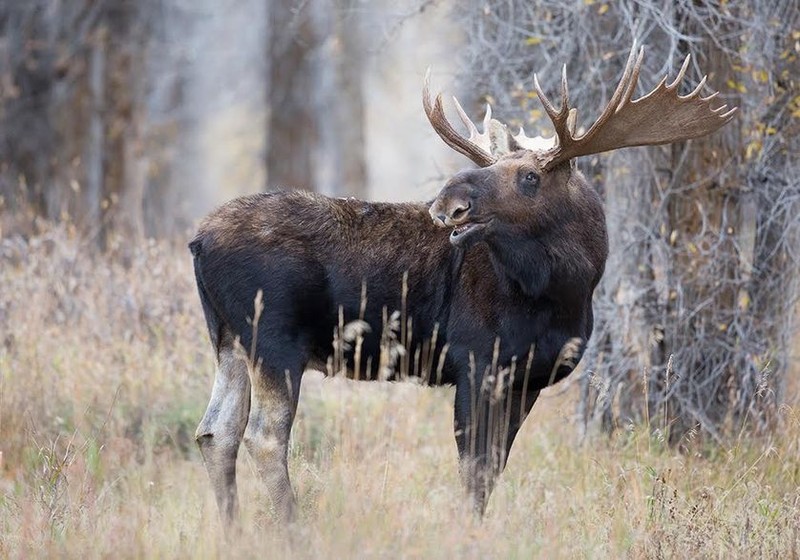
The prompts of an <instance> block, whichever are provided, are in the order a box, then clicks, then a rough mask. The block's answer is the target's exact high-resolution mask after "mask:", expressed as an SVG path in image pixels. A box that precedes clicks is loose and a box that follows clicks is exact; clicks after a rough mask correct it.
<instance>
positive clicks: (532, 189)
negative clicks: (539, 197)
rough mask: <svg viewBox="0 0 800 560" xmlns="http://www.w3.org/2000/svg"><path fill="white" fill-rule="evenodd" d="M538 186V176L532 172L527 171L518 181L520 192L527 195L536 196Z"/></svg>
mask: <svg viewBox="0 0 800 560" xmlns="http://www.w3.org/2000/svg"><path fill="white" fill-rule="evenodd" d="M538 186H539V175H537V174H536V173H535V172H533V171H528V172H527V173H526V174H525V175H524V176H523V178H522V181H520V190H521V191H522V192H524V193H525V194H527V195H534V194H536V187H538Z"/></svg>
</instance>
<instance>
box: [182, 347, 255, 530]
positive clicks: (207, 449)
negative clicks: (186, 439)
mask: <svg viewBox="0 0 800 560" xmlns="http://www.w3.org/2000/svg"><path fill="white" fill-rule="evenodd" d="M226 342H228V343H226ZM249 410H250V378H249V376H248V373H247V363H246V361H245V360H243V359H242V358H241V357H239V356H237V355H236V354H235V352H234V344H233V342H231V341H223V345H222V347H221V348H220V352H219V361H218V365H217V374H216V377H215V379H214V388H213V390H212V392H211V400H210V401H209V403H208V408H207V409H206V413H205V414H204V415H203V419H202V420H201V421H200V425H199V426H198V427H197V432H196V433H195V439H196V440H197V444H198V446H199V447H200V453H201V455H202V456H203V461H204V462H205V465H206V470H207V471H208V477H209V479H211V486H212V487H213V489H214V495H215V497H216V499H217V506H218V507H219V512H220V516H221V517H222V519H223V521H224V522H225V524H226V526H228V527H230V525H231V524H232V523H233V522H234V521H235V520H236V518H237V517H238V515H239V499H238V496H237V489H236V455H237V454H238V451H239V444H240V443H241V441H242V436H243V434H244V431H245V426H246V425H247V415H248V412H249Z"/></svg>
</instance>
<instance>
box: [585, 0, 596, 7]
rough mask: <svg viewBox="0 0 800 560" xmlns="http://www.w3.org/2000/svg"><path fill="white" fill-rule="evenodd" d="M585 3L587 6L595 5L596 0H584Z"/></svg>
mask: <svg viewBox="0 0 800 560" xmlns="http://www.w3.org/2000/svg"><path fill="white" fill-rule="evenodd" d="M583 3H584V4H586V5H587V6H591V5H592V4H594V3H595V0H583Z"/></svg>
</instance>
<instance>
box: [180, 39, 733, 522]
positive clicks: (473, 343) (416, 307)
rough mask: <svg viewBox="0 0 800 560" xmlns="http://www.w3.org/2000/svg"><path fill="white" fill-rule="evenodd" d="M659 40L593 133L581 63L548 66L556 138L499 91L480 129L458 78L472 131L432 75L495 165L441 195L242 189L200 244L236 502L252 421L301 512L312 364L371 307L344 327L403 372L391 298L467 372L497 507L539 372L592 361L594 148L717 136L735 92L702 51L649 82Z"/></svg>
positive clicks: (599, 243)
mask: <svg viewBox="0 0 800 560" xmlns="http://www.w3.org/2000/svg"><path fill="white" fill-rule="evenodd" d="M643 55H644V50H643V49H642V48H640V49H638V50H637V47H636V45H634V48H633V49H631V54H630V56H629V58H628V62H627V64H626V66H625V70H624V73H623V75H622V78H621V80H620V82H619V84H618V85H617V88H616V90H615V92H614V94H613V95H612V97H611V100H610V101H609V103H608V105H607V106H606V108H605V109H604V110H603V112H602V114H601V115H600V117H599V118H598V119H597V121H596V122H595V123H594V124H593V125H592V126H591V127H589V128H588V130H586V131H585V132H583V133H580V132H578V131H577V128H576V123H577V110H576V109H575V108H573V107H570V104H569V99H568V94H567V80H566V67H565V69H564V72H563V76H562V86H561V103H560V106H556V105H554V104H553V103H552V102H551V101H550V100H549V99H548V98H547V97H546V96H545V94H544V93H543V91H542V89H541V87H540V85H539V82H538V80H537V78H536V76H534V79H533V83H534V88H535V90H536V93H537V95H538V97H539V99H540V101H541V103H542V105H543V106H544V109H545V111H546V112H547V115H548V116H549V118H550V120H551V121H552V124H553V126H554V128H555V135H554V136H553V137H551V138H543V137H535V138H530V137H528V136H526V135H525V132H524V131H523V130H520V132H519V134H516V135H514V134H511V133H510V132H509V131H508V129H507V127H506V126H505V125H503V124H502V123H500V122H498V121H496V120H494V119H492V117H491V108H490V107H488V106H487V110H486V117H485V119H484V121H483V131H482V132H480V131H478V128H477V126H476V125H475V124H474V123H473V122H472V121H471V120H470V119H469V118H468V117H467V115H466V114H465V112H464V110H463V109H462V108H461V106H460V105H459V104H458V101H457V100H455V98H454V100H455V107H456V109H457V112H458V114H459V116H460V118H461V120H462V121H463V122H464V124H465V126H466V128H467V129H468V131H469V136H468V137H465V136H462V135H461V134H459V133H458V132H457V131H456V130H455V128H454V127H453V126H452V124H451V123H450V122H449V121H448V119H447V117H446V116H445V113H444V108H443V104H442V97H441V94H440V95H438V96H437V97H436V99H435V100H433V99H431V96H430V91H429V76H426V79H425V85H424V88H423V105H424V109H425V113H426V115H427V117H428V120H429V121H430V123H431V125H432V126H433V129H434V130H435V131H436V132H437V133H438V135H439V136H440V137H441V138H442V139H443V140H444V141H445V142H446V143H447V145H449V146H450V147H451V148H453V149H454V150H456V151H458V152H460V153H461V154H463V155H465V156H467V157H468V158H469V159H470V160H472V161H473V162H474V163H475V164H476V165H477V168H472V169H467V170H465V171H461V172H459V173H457V174H456V175H454V176H453V177H452V178H451V179H450V180H449V181H447V183H446V184H445V185H444V187H443V188H442V190H441V192H439V194H438V196H437V197H436V199H435V200H433V202H427V203H405V204H389V203H372V202H363V201H360V200H355V199H333V198H328V197H325V196H320V195H317V194H312V193H309V192H302V191H287V192H269V193H262V194H257V195H252V196H245V197H242V198H238V199H235V200H233V201H231V202H228V203H227V204H225V205H223V206H222V207H220V208H218V209H217V210H215V211H213V212H212V213H211V214H210V215H209V216H208V217H207V218H206V219H205V220H204V221H203V222H202V224H201V226H200V228H199V232H198V233H197V235H196V237H195V238H194V240H193V241H192V242H191V243H190V245H189V246H190V249H191V252H192V254H193V255H194V268H195V274H196V279H197V287H198V290H199V293H200V300H201V302H202V307H203V311H204V314H205V318H206V322H207V326H208V331H209V335H210V338H211V343H212V345H213V348H214V352H215V356H216V363H217V371H216V377H215V381H214V386H213V390H212V394H211V399H210V402H209V404H208V409H207V410H206V412H205V415H204V416H203V419H202V421H201V422H200V425H199V426H198V428H197V434H196V438H197V442H198V445H199V447H200V451H201V454H202V456H203V459H204V462H205V465H206V469H207V470H208V475H209V477H210V479H211V484H212V486H213V489H214V493H215V497H216V501H217V504H218V506H219V509H220V513H221V515H222V517H223V519H224V520H225V521H227V522H228V523H230V522H231V521H233V520H234V519H235V518H236V516H237V514H238V498H237V489H236V457H237V453H238V450H239V445H240V443H241V442H242V440H244V443H245V446H246V447H247V449H248V451H249V453H250V455H251V456H252V458H253V459H254V462H255V464H256V466H257V471H258V474H259V477H260V478H261V479H262V480H263V483H264V484H265V485H266V490H267V492H268V495H269V497H270V498H271V500H272V505H273V507H274V510H275V512H276V514H277V516H278V517H279V518H283V519H291V518H292V517H293V515H294V514H295V511H294V510H295V497H294V493H293V491H292V488H291V485H290V482H289V472H288V469H287V447H288V441H289V433H290V431H291V427H292V422H293V420H294V416H295V410H296V407H297V401H298V395H299V391H300V381H301V378H302V376H303V371H304V370H305V369H306V368H309V367H317V368H320V367H321V368H322V369H325V365H326V364H328V363H329V360H330V358H331V356H332V355H333V354H334V352H335V351H336V348H335V347H336V344H334V340H335V337H334V336H333V335H334V333H336V332H340V331H341V326H342V325H348V324H351V323H355V324H358V325H362V328H361V329H360V331H359V333H360V334H359V337H360V339H359V344H357V345H352V344H350V345H349V348H348V347H346V346H341V345H340V347H342V348H344V360H343V361H344V363H345V364H346V366H347V371H349V372H350V375H352V376H354V377H362V378H366V379H369V378H376V377H381V378H386V377H387V375H385V374H384V375H381V374H380V373H381V371H380V369H381V367H384V366H385V365H386V360H385V359H382V358H381V355H380V353H381V350H382V341H385V338H386V337H385V334H386V333H385V328H391V325H389V326H388V327H387V324H389V323H391V321H388V322H387V320H386V317H387V314H392V313H393V312H396V311H401V310H402V312H403V314H404V322H403V324H404V325H405V326H407V327H409V328H408V336H401V339H402V340H403V344H404V346H405V348H404V349H405V351H406V356H412V357H413V356H416V357H419V356H420V354H421V353H424V354H425V355H427V356H428V357H429V359H428V360H427V362H426V363H427V364H428V365H427V366H426V367H417V368H413V370H414V371H407V372H405V374H406V375H417V376H419V377H420V378H422V379H423V380H424V382H425V383H429V384H452V385H455V423H454V424H455V439H456V444H457V447H458V453H459V458H460V461H459V463H460V472H461V475H462V479H463V482H464V486H465V488H466V491H467V494H468V495H469V496H470V498H471V500H472V503H473V505H474V508H475V510H476V511H477V512H478V513H479V514H482V513H483V512H484V509H485V507H486V502H487V499H488V497H489V495H490V493H491V491H492V487H493V485H494V482H495V480H496V478H497V476H498V475H499V474H500V473H501V472H502V470H503V468H504V467H505V464H506V460H507V458H508V453H509V450H510V449H511V446H512V444H513V442H514V437H515V436H516V434H517V431H518V430H519V428H520V426H521V425H522V422H523V421H524V419H525V417H526V415H527V414H528V413H529V412H530V410H531V407H532V406H533V404H534V403H535V402H536V399H537V397H538V395H539V392H540V391H541V390H542V389H543V388H545V387H547V386H548V385H551V384H553V383H555V382H557V381H559V380H560V379H563V378H564V377H565V376H567V375H568V374H569V373H570V372H571V371H572V370H573V369H574V367H575V366H576V364H577V362H578V361H579V360H580V357H581V355H582V353H583V348H584V345H585V343H586V342H587V340H588V339H589V337H590V335H591V333H592V322H593V317H592V293H593V291H594V289H595V287H596V286H597V283H598V282H599V281H600V278H601V276H602V274H603V269H604V266H605V263H606V257H607V253H608V242H607V232H606V225H605V217H604V212H603V206H602V204H601V199H600V196H599V195H598V194H597V193H596V192H595V190H593V188H592V187H591V186H590V185H589V183H588V182H587V180H586V179H585V178H584V176H583V175H582V174H581V173H580V172H579V171H578V170H577V169H576V167H575V165H574V161H575V158H578V157H580V156H585V155H589V154H596V153H600V152H606V151H609V150H615V149H618V148H624V147H628V146H647V145H655V144H665V143H670V142H676V141H679V140H684V139H689V138H695V137H699V136H703V135H706V134H709V133H711V132H713V131H715V130H717V129H718V128H720V127H721V126H723V125H724V124H725V123H727V122H728V121H729V120H730V119H731V118H732V116H733V114H734V112H735V111H736V109H735V108H733V109H727V106H724V105H723V106H722V107H719V108H716V109H712V107H711V103H712V99H713V98H714V97H715V96H716V95H717V94H718V92H716V93H713V94H711V95H709V96H707V97H703V96H702V95H701V94H700V90H701V88H702V87H703V85H704V84H705V78H703V80H702V81H701V82H700V84H699V85H698V86H697V87H696V88H695V89H694V90H693V91H692V92H691V93H689V94H687V95H680V94H679V91H678V88H679V86H680V83H681V81H682V79H683V77H684V74H685V72H686V70H687V67H688V64H689V57H688V56H687V57H686V60H685V61H684V63H683V66H682V68H681V69H680V72H679V73H678V76H677V78H676V79H675V80H674V81H673V82H671V83H669V84H668V83H667V79H666V78H664V79H663V80H662V81H661V82H660V83H659V84H658V85H657V86H656V87H655V89H653V90H652V91H651V92H650V93H648V94H647V95H645V96H643V97H640V98H638V99H636V100H632V95H633V93H634V89H635V88H636V85H637V82H638V76H639V70H640V68H641V65H642V60H643ZM340 334H341V333H340ZM356 350H357V352H356ZM409 362H413V360H406V363H409ZM381 364H383V366H381ZM390 365H391V364H390ZM434 368H435V370H436V371H435V374H433V373H432V372H431V371H430V370H432V369H434ZM384 369H385V367H384ZM407 369H412V368H407Z"/></svg>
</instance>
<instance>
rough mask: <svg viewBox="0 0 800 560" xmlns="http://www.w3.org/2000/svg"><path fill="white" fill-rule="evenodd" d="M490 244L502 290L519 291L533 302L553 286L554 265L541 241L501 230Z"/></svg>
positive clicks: (488, 242)
mask: <svg viewBox="0 0 800 560" xmlns="http://www.w3.org/2000/svg"><path fill="white" fill-rule="evenodd" d="M487 244H488V246H489V257H490V259H491V262H492V266H493V267H494V270H495V274H496V275H497V277H498V280H499V281H500V284H501V287H502V288H504V289H505V290H507V291H509V292H510V291H514V290H519V291H521V292H522V293H523V294H524V295H525V296H527V297H530V298H532V299H537V298H539V297H541V296H542V294H543V293H544V291H545V290H546V289H547V286H548V284H549V283H550V277H551V273H552V266H551V263H550V259H549V256H548V254H547V250H546V249H545V245H544V243H543V242H542V240H541V239H539V238H537V237H534V236H532V235H530V234H527V235H521V234H519V233H514V232H511V231H500V232H496V233H495V234H494V235H493V236H492V237H491V238H490V239H487Z"/></svg>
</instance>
